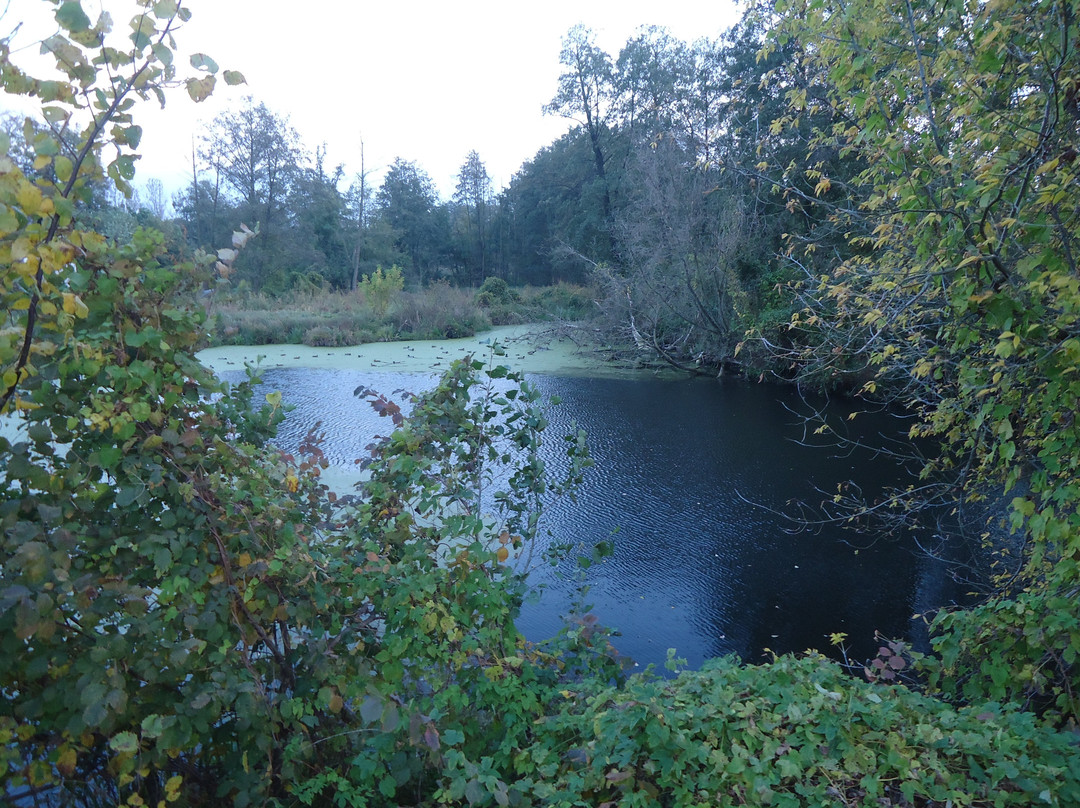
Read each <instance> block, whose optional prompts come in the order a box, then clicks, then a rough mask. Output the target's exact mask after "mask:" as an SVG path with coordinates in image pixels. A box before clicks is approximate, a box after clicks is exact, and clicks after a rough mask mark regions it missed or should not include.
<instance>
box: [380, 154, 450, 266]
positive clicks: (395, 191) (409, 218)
mask: <svg viewBox="0 0 1080 808" xmlns="http://www.w3.org/2000/svg"><path fill="white" fill-rule="evenodd" d="M438 201H439V198H438V193H437V192H436V190H435V183H434V182H432V180H431V177H429V176H428V175H427V172H425V171H424V170H423V169H422V168H420V167H419V166H418V165H417V164H416V163H414V162H411V161H408V160H403V159H401V158H400V157H399V158H397V159H396V160H394V163H393V165H391V166H390V169H389V171H387V173H386V177H385V178H384V179H383V183H382V185H381V186H380V187H379V191H378V193H377V194H376V196H375V203H376V205H377V206H378V211H379V213H378V215H379V216H380V217H381V218H382V219H383V220H384V221H385V222H386V224H387V225H388V226H389V227H391V228H392V229H393V230H394V233H395V240H396V242H397V246H398V248H399V249H400V250H401V251H402V252H403V253H404V254H405V255H407V256H408V258H409V260H408V264H409V269H410V271H411V274H412V276H413V279H414V281H415V282H418V283H424V282H426V281H427V280H429V279H430V278H431V277H432V274H433V271H434V269H435V265H436V262H437V260H438V256H439V254H440V252H441V250H442V245H444V244H446V239H445V238H444V235H445V229H444V227H445V220H444V219H443V218H441V217H442V216H444V214H445V212H443V213H442V214H440V212H439V210H438Z"/></svg>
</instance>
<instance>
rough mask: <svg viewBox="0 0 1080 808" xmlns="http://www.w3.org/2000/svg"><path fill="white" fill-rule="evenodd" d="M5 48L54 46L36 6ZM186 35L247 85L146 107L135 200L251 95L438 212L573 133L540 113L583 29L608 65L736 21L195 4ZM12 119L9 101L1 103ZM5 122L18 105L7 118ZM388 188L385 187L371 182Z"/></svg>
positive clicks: (313, 142)
mask: <svg viewBox="0 0 1080 808" xmlns="http://www.w3.org/2000/svg"><path fill="white" fill-rule="evenodd" d="M5 5H7V13H6V15H4V16H3V17H2V18H0V35H7V34H8V33H9V32H10V31H11V30H12V28H14V26H15V24H16V23H19V22H21V23H23V26H22V28H21V30H20V31H19V34H18V35H17V36H16V38H15V40H14V44H15V45H16V47H18V46H20V45H21V46H23V47H25V50H22V51H17V52H16V53H15V55H14V61H16V63H19V64H23V63H25V61H26V60H27V59H29V58H30V57H31V56H32V55H33V54H35V53H36V51H37V48H36V47H33V46H31V40H32V39H40V38H41V37H42V36H48V35H49V34H51V33H52V32H53V31H54V30H55V23H54V22H53V21H52V17H51V10H52V8H53V6H52V5H51V4H49V3H47V2H43V1H42V0H0V11H2V9H3V8H4V6H5ZM184 5H186V6H187V7H188V8H190V9H191V11H192V14H193V16H192V19H191V21H190V22H189V23H187V24H186V25H185V26H184V27H183V29H182V30H180V31H179V32H178V33H177V37H176V38H177V44H178V46H179V49H180V51H181V53H183V54H185V59H184V60H183V63H184V65H185V66H186V62H187V59H186V55H187V54H190V53H193V52H199V51H201V52H204V53H207V54H209V55H210V56H212V57H213V58H214V59H215V60H217V62H218V63H219V64H220V65H221V66H222V68H227V69H235V70H240V71H241V72H243V73H244V75H245V76H246V78H247V81H248V83H247V85H246V86H241V87H225V86H224V84H223V82H219V87H218V89H217V91H216V92H215V94H214V96H213V97H212V98H211V99H209V100H208V101H206V102H204V103H203V104H199V105H196V104H194V103H193V102H192V101H191V100H190V99H189V98H188V97H187V93H186V92H184V90H183V89H182V88H178V89H177V90H176V91H174V92H173V93H172V94H171V95H170V96H169V97H168V103H167V106H166V108H165V110H161V109H160V108H159V107H158V106H157V104H156V103H155V104H152V105H145V107H144V108H142V109H141V110H140V111H138V112H137V113H136V118H137V120H136V122H137V123H139V124H141V125H142V126H143V128H144V136H143V142H142V147H141V153H142V154H143V159H142V160H141V161H140V163H139V166H138V176H137V178H136V185H141V184H143V183H145V182H146V180H147V179H150V178H151V177H156V178H158V179H161V180H162V181H163V182H164V183H165V186H166V188H167V189H168V191H169V192H170V194H171V192H172V191H174V190H177V189H178V188H180V187H181V186H183V185H184V184H186V182H187V181H188V179H189V178H190V172H191V141H192V136H193V135H197V134H198V133H199V132H200V131H201V130H202V126H203V124H204V123H205V122H208V121H210V120H212V119H213V117H214V116H215V115H216V114H218V113H219V112H221V111H222V110H225V109H228V107H229V105H230V104H233V105H235V104H238V103H239V102H240V99H241V98H242V97H243V96H244V95H245V94H249V93H250V94H251V95H252V96H254V97H255V99H256V100H258V101H263V102H264V103H265V104H266V105H267V106H268V107H269V108H271V109H272V110H273V111H275V112H276V113H278V114H280V115H283V116H288V117H289V120H290V123H291V124H292V125H293V126H294V127H295V128H296V130H297V131H298V132H299V133H300V136H301V138H302V139H303V141H304V144H305V145H306V146H307V147H308V149H309V150H311V151H314V149H315V147H316V146H317V145H318V144H320V143H326V145H327V148H328V164H329V165H331V166H333V165H336V164H338V163H343V164H344V165H345V169H346V176H347V177H351V176H352V175H353V174H354V173H355V172H357V171H359V169H360V150H359V143H360V139H361V137H362V138H363V141H364V151H365V161H366V167H367V168H368V169H373V168H374V169H379V168H382V167H385V166H388V165H389V164H390V163H391V162H393V160H394V158H395V157H399V156H400V157H403V158H405V159H407V160H414V161H416V162H417V163H418V164H419V165H420V166H421V167H422V168H424V170H426V171H427V172H428V173H429V174H430V175H431V177H432V178H433V179H434V180H435V182H436V184H437V185H438V187H439V189H440V191H441V193H442V194H443V196H444V197H448V196H449V195H450V194H452V193H453V189H454V186H455V185H456V175H457V173H458V170H459V169H460V167H461V165H462V163H463V162H464V160H465V157H466V155H467V154H468V152H469V151H470V150H472V149H475V150H476V151H477V152H478V153H479V154H480V158H481V159H482V160H483V161H484V163H485V165H486V166H487V169H488V173H489V174H490V175H491V178H492V182H493V185H494V186H495V188H496V190H498V189H500V188H502V187H504V186H505V185H506V184H507V183H508V182H509V181H510V178H511V177H512V176H513V174H514V173H515V172H516V171H517V170H518V169H519V168H520V166H521V164H522V163H523V162H524V161H526V160H528V159H530V158H531V157H532V156H533V155H535V154H536V152H537V151H538V150H539V149H540V148H541V147H543V146H545V145H547V144H549V143H551V142H552V141H553V140H554V139H555V138H557V137H558V136H559V135H560V134H562V133H563V132H565V131H566V129H567V128H568V127H569V125H570V124H569V122H567V121H566V120H564V119H560V118H557V117H553V116H545V115H544V114H543V112H542V110H541V108H542V107H543V105H544V104H545V103H547V102H548V101H550V100H551V97H552V96H553V95H554V93H555V89H556V84H557V81H558V77H559V73H560V65H559V49H560V46H561V40H562V37H563V36H564V35H565V34H566V32H567V31H568V30H569V29H570V28H571V26H573V25H575V24H576V23H583V24H585V25H587V26H588V27H590V28H592V29H593V30H594V31H596V33H597V35H598V42H599V44H600V46H601V47H603V48H604V49H605V50H607V51H608V52H609V53H611V54H612V56H613V57H614V56H617V54H618V51H619V49H620V48H621V46H622V45H623V43H625V42H626V40H627V39H628V38H629V37H630V36H631V35H632V34H633V33H634V31H635V30H636V29H637V28H638V27H640V26H642V25H662V26H665V27H667V28H668V29H669V30H670V31H671V33H672V34H673V35H675V36H677V37H679V38H681V39H685V40H694V39H697V38H699V37H713V36H716V35H717V34H719V33H720V32H721V31H723V30H724V29H726V28H728V27H730V26H731V25H732V24H734V22H735V21H736V20H737V19H738V16H739V13H740V12H739V10H738V9H737V8H736V7H735V3H734V2H733V0H716V1H715V2H701V0H535V1H534V2H521V0H519V1H518V2H506V1H505V0H502V1H501V2H500V1H499V0H458V2H445V1H444V2H429V0H413V1H412V2H410V1H409V0H398V2H394V0H379V1H378V2H369V0H351V1H350V0H186V2H185V3H184ZM102 6H104V7H106V8H108V9H109V10H110V11H111V12H112V14H113V17H114V20H115V22H116V27H117V29H121V28H123V29H124V30H126V28H127V25H126V21H127V19H129V18H130V17H131V16H132V14H134V13H135V8H134V3H132V2H130V0H127V1H126V0H83V7H84V8H85V9H86V11H87V13H88V14H89V15H90V17H91V18H95V19H96V16H97V13H96V12H97V10H98V9H100V8H101V7H102ZM0 103H3V100H0ZM8 106H10V103H9V104H8ZM377 181H378V179H377V178H376V182H377Z"/></svg>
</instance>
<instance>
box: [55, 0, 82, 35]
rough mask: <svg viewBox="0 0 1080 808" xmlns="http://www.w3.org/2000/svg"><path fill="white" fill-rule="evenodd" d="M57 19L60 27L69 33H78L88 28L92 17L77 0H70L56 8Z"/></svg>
mask: <svg viewBox="0 0 1080 808" xmlns="http://www.w3.org/2000/svg"><path fill="white" fill-rule="evenodd" d="M56 21H57V22H58V23H60V27H61V28H63V29H64V30H65V31H68V32H69V33H72V34H74V33H77V32H79V31H85V30H87V29H88V28H89V27H90V25H91V23H90V18H89V17H87V16H86V12H85V11H83V8H82V4H81V3H79V2H77V0H68V2H66V3H64V4H63V5H61V6H60V8H58V9H57V10H56Z"/></svg>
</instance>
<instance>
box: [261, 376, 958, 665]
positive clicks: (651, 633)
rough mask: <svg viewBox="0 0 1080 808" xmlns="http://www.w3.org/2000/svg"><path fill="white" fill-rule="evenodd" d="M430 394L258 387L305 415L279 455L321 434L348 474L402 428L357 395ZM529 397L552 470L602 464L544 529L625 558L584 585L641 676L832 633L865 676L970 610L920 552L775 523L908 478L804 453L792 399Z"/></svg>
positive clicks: (708, 393)
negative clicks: (584, 461) (927, 617)
mask: <svg viewBox="0 0 1080 808" xmlns="http://www.w3.org/2000/svg"><path fill="white" fill-rule="evenodd" d="M434 378H435V377H434V376H425V375H419V374H396V375H395V374H386V373H364V372H355V371H331V370H325V369H322V370H310V369H307V370H305V369H289V370H270V371H267V372H266V373H265V375H264V379H265V381H266V384H267V387H268V388H273V389H279V390H281V391H282V393H283V395H284V399H285V400H286V401H287V402H290V403H292V404H294V405H296V410H295V411H294V412H292V413H290V415H289V416H288V418H287V419H286V422H285V424H284V425H283V428H282V430H281V433H280V436H279V441H278V442H279V443H280V444H281V445H282V447H283V448H285V449H287V450H291V449H293V448H295V446H296V444H297V443H298V441H299V439H300V438H301V437H302V436H303V435H304V434H305V433H306V432H307V430H308V429H309V428H310V427H311V426H312V425H314V423H315V422H317V421H321V422H322V429H324V430H325V431H326V434H327V440H326V444H325V446H324V449H325V451H326V452H327V455H328V457H329V459H330V461H331V462H332V463H335V464H340V465H347V464H351V463H352V461H353V460H354V459H356V458H358V457H360V456H362V455H363V454H365V452H364V447H365V446H366V445H367V444H368V443H370V441H371V438H372V436H373V435H375V434H377V433H385V431H386V430H388V429H390V428H391V427H390V424H389V422H388V421H387V420H386V419H380V418H378V416H376V415H375V414H374V412H373V411H372V410H371V408H370V407H369V406H367V405H366V404H364V403H363V402H361V401H359V400H358V399H356V398H355V397H354V396H353V395H352V391H353V389H354V388H356V387H357V386H358V385H361V384H364V385H367V386H370V387H374V388H376V389H378V390H380V391H382V392H384V393H386V394H387V395H390V394H391V393H393V391H395V390H401V389H405V390H413V391H416V390H422V389H424V388H425V387H427V386H430V385H432V384H433V382H434ZM530 381H532V382H533V383H534V384H536V385H537V386H538V387H539V388H540V389H541V391H542V392H543V393H544V394H545V395H547V396H558V397H560V398H561V399H562V403H561V404H559V405H557V406H553V407H551V408H550V418H551V420H552V430H551V434H552V436H553V437H552V440H551V441H549V443H550V444H551V445H552V448H551V453H552V456H551V461H550V462H552V463H556V464H557V463H558V446H557V444H558V443H559V441H557V440H555V439H554V436H555V435H558V434H561V433H562V432H565V431H566V430H567V429H569V428H570V425H571V423H572V422H576V424H577V425H578V426H580V427H583V428H584V429H585V430H586V432H587V433H588V436H589V444H590V446H591V448H592V452H593V456H594V458H595V460H596V466H595V467H594V468H593V469H591V470H590V472H589V474H588V476H587V478H586V482H585V486H584V489H583V490H582V492H581V493H580V495H579V497H578V500H577V503H576V504H572V503H569V502H562V503H559V504H558V505H557V506H556V507H554V508H553V509H552V510H551V511H550V512H549V514H548V517H547V522H546V526H547V528H548V529H549V530H550V531H551V533H552V535H555V536H558V537H560V539H569V540H572V541H580V542H583V543H587V544H588V543H592V542H595V541H598V540H601V539H605V538H609V537H611V535H612V533H613V532H614V533H615V535H614V543H615V553H614V556H613V557H612V558H610V559H608V560H607V561H606V562H605V563H603V564H601V565H599V566H594V567H592V568H590V569H589V570H588V576H587V579H586V583H587V584H588V586H589V591H588V594H587V599H586V600H587V602H588V603H591V604H592V606H593V611H594V613H595V614H596V615H597V616H598V617H599V619H600V621H601V622H603V623H605V624H607V625H611V626H613V627H615V628H616V629H618V631H619V632H620V635H621V636H620V637H619V638H618V639H617V640H616V645H617V647H618V648H619V650H620V651H621V652H623V653H625V654H628V655H630V656H631V657H633V658H634V659H635V660H637V661H638V662H639V663H641V664H647V663H650V662H655V663H662V662H663V660H664V658H665V657H666V652H667V649H668V648H676V649H677V651H678V654H679V656H681V657H684V658H686V659H687V660H688V662H689V664H690V665H691V666H692V667H696V666H697V665H699V664H700V663H701V662H702V661H703V660H704V659H707V658H709V657H713V656H719V655H724V654H730V653H735V654H738V655H739V656H741V657H742V658H744V659H746V660H748V661H757V660H759V659H760V658H761V655H762V654H763V652H764V649H771V650H773V651H775V652H777V653H783V652H786V651H799V650H804V649H806V648H810V647H814V648H819V649H820V650H823V651H825V650H828V649H827V648H826V647H825V646H826V645H827V644H828V640H827V639H826V635H828V634H830V633H832V632H838V631H840V632H846V633H847V634H848V635H849V637H850V640H849V643H848V645H849V648H850V649H851V651H852V655H853V657H855V658H864V657H867V656H872V655H873V653H874V649H875V648H876V643H875V642H874V640H873V636H874V631H875V630H878V631H881V632H882V633H883V634H886V635H889V636H911V635H912V634H913V633H915V632H916V629H917V625H916V624H915V623H914V622H913V620H912V616H913V615H914V614H915V613H918V612H923V611H926V610H930V609H933V608H936V607H937V606H940V605H942V604H944V603H948V602H951V601H952V600H953V599H956V598H961V597H962V596H963V594H964V593H963V589H962V587H960V586H959V585H957V584H955V583H953V581H952V580H951V579H950V577H949V575H948V570H947V569H946V567H945V565H944V564H942V563H940V562H934V561H931V560H929V559H927V558H925V557H924V556H922V555H920V554H918V553H917V552H914V543H913V542H912V543H911V544H910V545H908V546H905V545H903V544H901V543H897V542H895V541H880V542H875V541H873V537H872V536H866V535H858V534H855V533H851V532H845V531H842V530H840V529H839V528H836V527H828V528H825V529H823V530H821V531H820V532H817V533H811V532H802V533H798V534H792V533H791V532H790V527H791V525H790V523H789V522H787V521H785V520H784V519H783V518H781V517H780V516H778V515H777V514H776V513H775V511H782V510H785V509H787V510H789V511H790V510H791V509H790V507H789V506H788V503H789V502H790V501H792V500H805V501H820V500H821V498H822V494H821V492H823V491H824V492H831V491H835V489H836V485H837V483H838V482H841V481H844V480H848V479H852V480H855V481H856V482H857V483H858V484H859V485H860V486H861V487H862V488H863V490H864V491H866V492H868V493H873V492H874V491H875V490H878V489H880V488H881V487H882V486H884V485H887V484H889V483H891V482H900V481H902V480H903V477H902V475H901V473H900V470H899V469H898V468H897V466H896V464H895V463H894V462H893V461H892V460H890V459H888V458H884V457H881V456H877V457H875V456H872V455H871V454H870V453H856V454H848V455H846V456H843V457H839V456H837V453H836V452H833V451H830V450H828V449H823V448H812V447H806V446H801V445H798V444H797V443H796V442H795V441H796V440H797V439H799V438H800V437H802V435H803V429H802V426H801V424H800V423H799V419H798V417H797V416H796V415H794V414H793V413H792V411H791V410H790V409H788V407H786V406H785V397H786V396H788V395H789V391H784V390H778V389H777V388H772V387H766V386H755V385H748V384H744V383H741V382H733V381H728V382H724V383H718V382H715V381H708V380H683V381H660V380H656V379H652V378H643V379H639V380H633V381H631V380H614V379H595V378H580V377H572V378H571V377H554V376H532V377H530ZM391 397H394V396H391ZM787 403H788V405H792V404H794V403H796V402H794V401H790V400H789V401H788V402H787ZM854 424H855V425H857V426H859V428H860V429H861V430H862V431H863V433H864V434H875V433H877V432H879V431H884V430H887V431H889V432H890V433H891V434H895V433H896V432H897V431H898V430H899V429H901V428H902V425H901V424H898V423H897V421H896V419H894V418H892V417H890V416H883V415H879V416H874V417H871V416H860V417H859V418H858V419H856V421H855V422H854ZM750 502H752V503H754V504H753V505H751V504H748V503H750ZM564 567H565V569H562V568H560V569H558V570H555V569H550V568H545V569H543V570H540V571H538V572H536V573H534V575H533V578H532V580H533V581H534V583H537V584H542V585H544V593H543V596H542V597H541V599H540V601H539V602H538V603H535V604H527V605H526V606H525V608H524V611H523V614H522V616H521V619H520V620H519V623H518V625H519V628H520V629H521V630H522V631H523V633H524V634H525V635H526V636H527V637H529V638H530V639H534V640H540V639H543V638H545V637H548V636H551V635H552V634H554V633H555V632H556V631H557V630H558V628H559V626H560V615H561V614H563V613H565V612H566V611H567V610H568V609H569V607H570V604H571V603H572V602H573V600H574V598H575V597H576V594H575V593H576V583H575V579H576V577H577V576H576V575H575V574H574V573H573V571H572V569H571V567H572V565H569V564H567V565H564Z"/></svg>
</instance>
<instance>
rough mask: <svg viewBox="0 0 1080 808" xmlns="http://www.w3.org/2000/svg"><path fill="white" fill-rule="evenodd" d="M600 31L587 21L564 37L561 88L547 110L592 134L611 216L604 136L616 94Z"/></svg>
mask: <svg viewBox="0 0 1080 808" xmlns="http://www.w3.org/2000/svg"><path fill="white" fill-rule="evenodd" d="M595 39H596V35H595V34H594V33H593V32H592V31H590V30H589V29H588V28H586V27H584V26H583V25H575V26H574V27H573V28H571V29H570V31H569V32H567V34H566V36H564V37H563V42H562V51H561V52H560V53H559V63H560V64H561V65H562V66H563V68H564V69H563V73H562V75H561V76H559V89H558V90H557V91H556V93H555V97H554V98H553V99H552V100H551V101H550V103H548V105H547V106H546V107H544V109H545V111H547V112H550V113H554V114H557V115H562V116H563V117H566V118H570V119H571V120H574V121H576V122H577V123H578V124H579V125H580V126H581V127H582V128H583V129H584V131H585V134H586V135H587V136H588V143H589V147H590V149H591V150H592V156H593V166H594V168H595V169H596V178H597V180H598V182H599V185H600V189H601V191H600V201H601V206H602V207H601V210H602V213H603V218H604V220H605V221H608V220H609V219H610V218H611V191H610V189H609V187H608V181H607V156H606V155H605V150H604V143H603V141H604V138H605V136H606V130H607V117H608V114H609V111H610V107H611V102H612V100H613V98H614V72H613V69H612V65H611V58H610V57H609V56H608V55H607V53H605V52H604V51H603V50H601V49H600V48H599V47H598V46H597V45H596V42H595Z"/></svg>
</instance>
